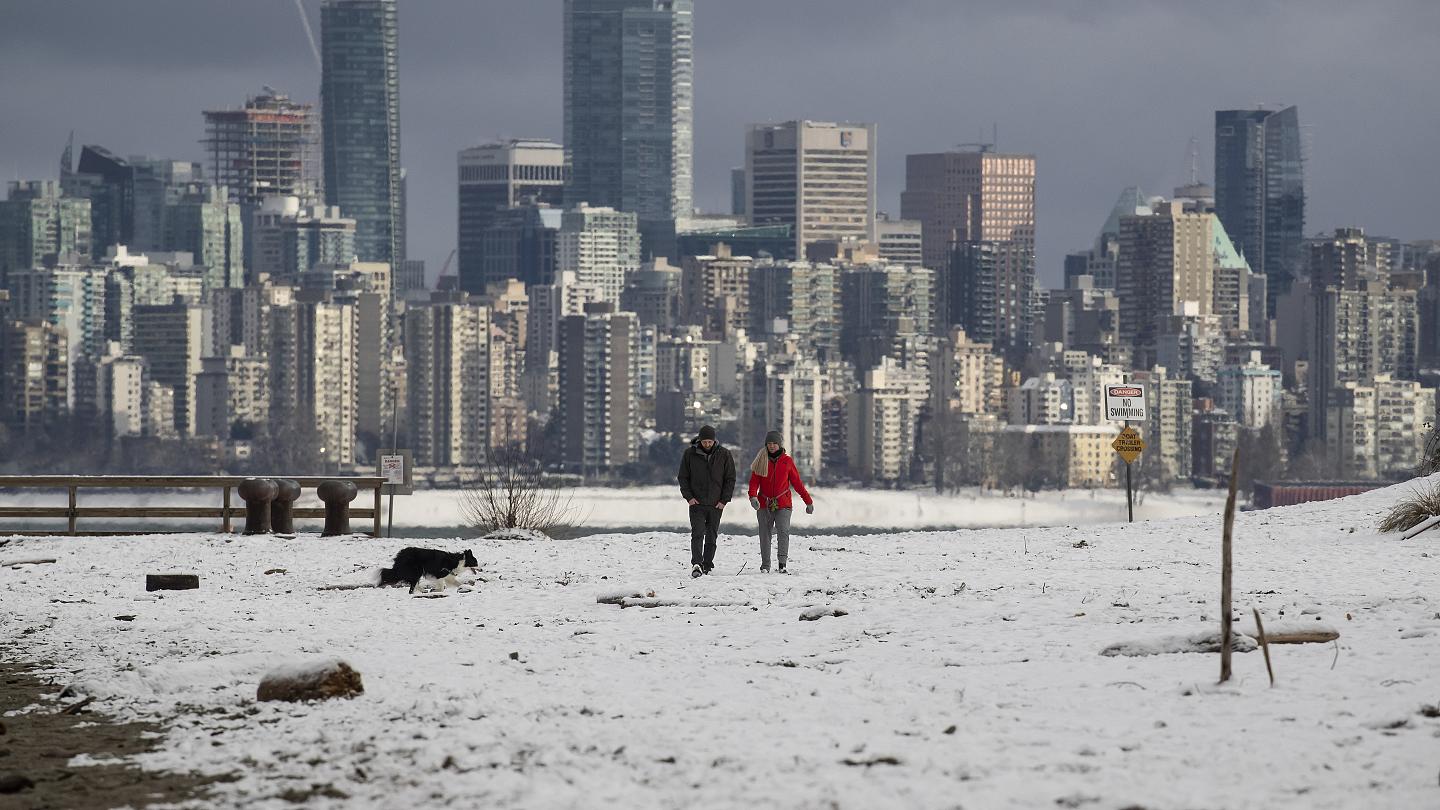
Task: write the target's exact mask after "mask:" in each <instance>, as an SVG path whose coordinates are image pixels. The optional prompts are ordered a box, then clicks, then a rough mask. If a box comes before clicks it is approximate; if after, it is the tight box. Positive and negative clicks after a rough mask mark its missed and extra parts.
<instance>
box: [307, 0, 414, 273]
mask: <svg viewBox="0 0 1440 810" xmlns="http://www.w3.org/2000/svg"><path fill="white" fill-rule="evenodd" d="M320 28H321V56H322V59H321V61H322V67H321V79H320V103H321V120H322V122H323V125H322V136H323V141H324V152H325V201H326V203H327V204H328V205H338V206H340V213H341V215H342V216H345V217H348V218H350V219H353V220H355V252H356V254H357V256H358V258H359V260H360V261H364V262H387V263H390V264H391V265H393V266H398V265H399V262H400V260H402V259H403V258H404V247H403V246H404V234H403V233H401V229H402V228H403V226H404V220H403V215H402V212H401V210H400V207H401V195H402V189H401V178H400V66H399V61H398V55H397V51H398V44H399V33H398V27H397V21H396V12H395V0H324V2H323V3H322V4H321V6H320Z"/></svg>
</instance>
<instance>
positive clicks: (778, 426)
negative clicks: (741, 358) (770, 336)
mask: <svg viewBox="0 0 1440 810" xmlns="http://www.w3.org/2000/svg"><path fill="white" fill-rule="evenodd" d="M764 373H765V382H764V386H765V388H764V392H763V394H762V398H761V404H762V413H761V414H760V415H761V419H762V422H763V424H764V425H765V427H766V428H767V429H769V430H778V431H780V433H781V435H782V436H784V437H785V448H786V450H787V451H788V452H789V453H790V456H791V458H793V459H794V460H795V467H796V469H797V470H798V471H799V473H800V477H801V478H803V479H804V480H806V481H814V480H816V479H819V478H821V477H823V476H824V474H825V469H826V467H825V448H824V440H825V436H824V429H825V425H824V411H825V395H826V389H827V387H828V386H827V384H826V380H825V371H824V369H823V368H822V367H821V365H820V363H818V362H816V360H815V359H814V358H813V357H807V356H804V355H784V356H779V357H774V358H771V359H770V360H769V361H768V362H767V363H766V366H765V369H764Z"/></svg>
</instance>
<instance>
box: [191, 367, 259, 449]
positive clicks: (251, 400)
mask: <svg viewBox="0 0 1440 810" xmlns="http://www.w3.org/2000/svg"><path fill="white" fill-rule="evenodd" d="M226 349H227V353H226V354H223V355H217V356H214V357H203V358H201V359H200V372H199V373H198V374H197V375H196V377H195V435H197V436H219V437H221V438H227V439H228V438H230V436H231V431H232V430H234V429H235V428H236V427H237V426H239V427H240V428H241V429H242V430H244V429H249V430H252V431H253V430H255V429H258V428H260V427H263V426H264V424H265V420H266V418H267V417H268V415H269V413H270V386H269V380H270V363H269V361H268V360H266V358H264V357H251V356H248V355H246V354H245V350H244V347H242V346H228V347H226Z"/></svg>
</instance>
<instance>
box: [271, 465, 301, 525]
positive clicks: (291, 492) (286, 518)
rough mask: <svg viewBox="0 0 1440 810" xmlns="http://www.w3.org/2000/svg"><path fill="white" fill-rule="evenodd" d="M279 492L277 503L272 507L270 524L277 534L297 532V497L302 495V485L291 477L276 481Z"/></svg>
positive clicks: (277, 493)
mask: <svg viewBox="0 0 1440 810" xmlns="http://www.w3.org/2000/svg"><path fill="white" fill-rule="evenodd" d="M275 486H276V488H277V492H276V494H275V505H274V506H271V507H270V525H271V526H272V527H274V529H275V533H276V534H294V533H295V499H296V498H299V497H300V485H299V484H297V483H295V482H294V481H291V480H290V479H289V478H279V479H276V481H275Z"/></svg>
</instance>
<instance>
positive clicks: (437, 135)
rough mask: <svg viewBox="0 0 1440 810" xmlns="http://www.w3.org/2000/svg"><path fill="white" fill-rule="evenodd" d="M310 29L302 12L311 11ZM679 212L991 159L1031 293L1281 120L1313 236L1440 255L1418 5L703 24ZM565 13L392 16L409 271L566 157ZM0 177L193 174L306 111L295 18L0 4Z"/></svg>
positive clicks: (311, 7) (1426, 23)
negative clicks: (88, 157) (527, 177)
mask: <svg viewBox="0 0 1440 810" xmlns="http://www.w3.org/2000/svg"><path fill="white" fill-rule="evenodd" d="M304 5H305V8H306V10H307V12H308V13H309V16H310V19H311V21H312V25H313V26H315V27H316V28H317V31H316V35H317V37H318V35H319V31H318V25H319V11H318V7H319V2H318V0H304ZM696 6H697V9H696V13H695V27H696V36H695V40H696V69H695V76H696V88H695V106H696V122H695V124H696V126H695V130H696V138H695V152H696V161H695V163H696V165H695V176H696V195H695V199H696V203H697V205H699V206H700V207H702V208H703V209H706V210H713V211H726V210H728V208H729V176H728V172H729V168H730V167H731V166H734V165H738V164H740V163H741V162H742V161H743V155H742V153H741V149H742V133H743V130H744V127H745V125H746V124H747V123H749V122H754V121H769V120H784V119H792V118H814V119H821V120H849V121H874V122H877V123H878V124H879V140H880V167H879V171H880V205H881V209H882V210H887V211H890V212H892V213H897V214H898V211H899V195H900V190H901V188H902V187H903V185H904V168H905V155H906V154H907V153H911V152H921V151H937V150H942V149H944V148H946V147H948V146H951V145H953V144H956V143H961V142H968V141H974V140H976V138H977V137H979V136H980V134H981V133H982V132H983V133H985V134H987V135H988V133H989V132H990V129H991V125H992V124H998V127H999V136H1000V137H999V141H1000V147H1001V148H1002V149H1005V150H1014V151H1025V152H1034V153H1035V154H1037V155H1038V157H1039V174H1040V177H1039V213H1038V216H1039V222H1038V234H1037V235H1038V239H1039V245H1040V247H1039V250H1040V256H1039V260H1040V274H1041V278H1042V279H1044V280H1046V281H1051V282H1053V281H1054V280H1055V279H1057V278H1058V277H1059V275H1060V263H1061V259H1062V257H1063V256H1064V254H1065V253H1066V252H1068V251H1071V250H1077V249H1081V248H1084V247H1087V246H1088V245H1089V243H1090V241H1091V240H1092V239H1093V237H1094V235H1095V232H1096V230H1098V228H1099V227H1100V225H1101V223H1102V222H1103V221H1104V219H1105V216H1106V214H1107V213H1108V211H1109V207H1110V205H1111V203H1112V202H1113V201H1114V199H1115V196H1116V195H1117V193H1118V192H1119V190H1120V189H1121V188H1122V187H1124V186H1126V185H1133V184H1138V185H1140V186H1141V187H1142V188H1144V189H1145V190H1146V191H1147V192H1149V193H1165V194H1168V193H1169V191H1170V188H1171V186H1173V185H1175V184H1176V183H1178V182H1180V181H1182V180H1183V179H1184V178H1185V176H1186V172H1187V170H1188V160H1187V157H1186V155H1187V145H1188V141H1189V139H1190V138H1191V137H1192V136H1198V137H1199V138H1200V142H1201V172H1202V175H1204V177H1205V179H1207V180H1208V179H1209V174H1210V170H1211V163H1212V160H1213V157H1212V153H1211V149H1212V145H1211V132H1210V130H1211V127H1212V115H1213V111H1214V110H1216V109H1219V108H1229V107H1248V106H1252V105H1254V104H1257V103H1272V104H1279V103H1285V104H1298V105H1299V106H1300V115H1301V122H1302V124H1303V125H1304V126H1305V127H1306V133H1307V139H1308V145H1309V158H1310V162H1309V164H1308V167H1307V177H1306V180H1307V184H1308V186H1309V193H1310V207H1309V216H1308V218H1307V219H1308V222H1307V230H1308V231H1310V232H1312V233H1313V232H1317V231H1321V230H1327V229H1330V228H1334V227H1336V226H1340V225H1360V226H1362V227H1364V228H1366V229H1367V230H1368V231H1370V232H1372V233H1383V234H1388V235H1392V236H1397V237H1400V238H1405V239H1422V238H1440V216H1437V214H1436V211H1437V208H1436V206H1435V204H1434V202H1433V200H1434V195H1435V190H1436V189H1437V188H1440V160H1437V155H1436V152H1437V150H1436V147H1437V144H1440V137H1437V133H1440V81H1437V77H1440V46H1437V43H1440V3H1437V2H1434V0H1366V2H1363V3H1356V2H1342V1H1341V0H1291V1H1287V2H1281V0H1205V2H1158V1H1157V2H1138V1H1133V2H1122V0H1069V1H1065V2H1062V0H999V1H997V2H979V1H978V0H972V1H970V2H961V0H886V2H879V1H878V0H697V2H696ZM560 8H561V3H560V0H400V63H401V68H400V79H401V113H402V116H403V131H402V135H401V142H402V149H403V161H404V165H405V166H406V168H407V169H408V171H409V176H410V183H409V191H410V209H409V210H410V245H411V247H410V252H411V256H412V257H413V258H423V259H425V260H426V261H427V263H428V264H429V266H430V273H431V274H432V275H433V274H434V273H436V272H437V270H438V266H439V264H440V263H441V262H442V261H443V260H444V258H445V256H446V255H447V254H448V253H449V252H450V249H451V248H452V247H453V245H454V240H455V198H456V191H455V185H454V183H455V179H454V177H455V153H456V152H457V151H458V150H459V149H461V148H462V147H465V146H468V145H472V144H475V143H479V142H483V141H486V140H489V139H492V138H494V137H496V136H539V137H549V138H554V139H556V140H559V137H560V134H561V103H562V100H561V78H560V61H561V24H560ZM0 23H3V24H0V101H3V102H4V104H3V109H4V110H5V112H4V114H3V115H0V169H3V171H4V174H5V175H6V179H7V180H8V179H14V178H27V179H28V178H43V177H55V176H56V175H57V174H58V168H57V167H58V161H59V156H60V151H61V149H62V148H63V146H64V142H65V138H66V135H67V133H68V132H69V130H71V129H74V130H75V137H76V141H77V142H79V143H98V144H102V145H104V146H106V147H108V148H109V149H111V150H112V151H115V152H117V153H120V154H124V155H130V154H150V155H156V156H167V157H177V158H190V159H196V160H199V159H202V157H203V152H202V149H201V147H200V145H199V140H200V137H201V134H202V119H201V116H200V111H201V110H203V109H207V108H217V107H227V106H236V105H238V104H240V103H242V102H243V101H244V98H245V96H246V95H247V94H252V93H255V92H257V91H258V90H259V89H260V86H261V85H262V84H270V85H272V86H274V87H276V88H279V89H281V90H284V91H286V92H288V93H290V95H291V96H292V97H294V98H297V99H301V100H308V101H315V100H316V99H317V98H318V96H319V73H318V69H317V68H316V65H315V61H314V57H313V56H312V55H311V53H310V49H309V46H308V45H307V44H306V41H305V35H304V31H303V29H302V27H301V25H300V19H299V13H298V11H297V10H296V7H295V3H294V0H244V2H235V1H234V0H129V1H128V2H113V1H112V0H43V1H42V0H0Z"/></svg>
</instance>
